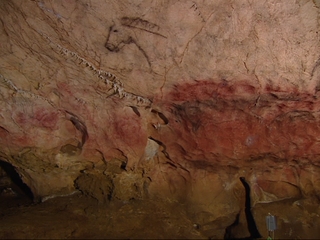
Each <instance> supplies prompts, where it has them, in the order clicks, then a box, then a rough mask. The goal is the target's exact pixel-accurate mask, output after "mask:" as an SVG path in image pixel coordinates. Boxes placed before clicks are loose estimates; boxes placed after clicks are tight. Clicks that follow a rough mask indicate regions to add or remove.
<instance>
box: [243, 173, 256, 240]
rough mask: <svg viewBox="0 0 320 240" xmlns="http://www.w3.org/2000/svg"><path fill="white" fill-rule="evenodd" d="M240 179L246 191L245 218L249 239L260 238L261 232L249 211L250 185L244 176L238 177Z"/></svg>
mask: <svg viewBox="0 0 320 240" xmlns="http://www.w3.org/2000/svg"><path fill="white" fill-rule="evenodd" d="M240 181H241V183H242V184H243V186H244V188H245V191H246V201H245V214H246V219H247V225H248V230H249V233H250V238H251V239H255V238H261V234H260V233H259V230H258V228H257V225H256V222H255V220H254V218H253V215H252V213H251V198H250V186H249V184H248V183H247V182H246V179H245V178H244V177H240Z"/></svg>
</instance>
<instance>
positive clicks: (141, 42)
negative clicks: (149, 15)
mask: <svg viewBox="0 0 320 240" xmlns="http://www.w3.org/2000/svg"><path fill="white" fill-rule="evenodd" d="M136 31H138V32H136ZM143 33H144V34H147V35H153V36H156V37H157V38H161V39H162V40H163V39H166V38H167V37H166V36H165V35H163V34H162V33H160V27H159V26H158V25H156V24H154V23H151V22H149V21H147V20H144V19H141V18H129V17H123V18H121V19H120V23H117V24H114V25H112V26H110V28H109V32H108V37H107V41H106V43H105V47H106V48H107V49H108V50H109V51H111V52H119V51H120V50H121V49H123V47H124V46H126V45H127V44H134V45H135V46H136V47H137V49H138V50H139V51H140V53H141V54H142V55H143V56H144V57H145V59H146V61H147V63H148V66H149V68H151V69H152V68H153V65H154V61H155V58H156V56H154V54H156V55H158V56H159V54H160V55H161V53H160V52H159V51H157V50H156V49H155V48H154V47H152V48H150V46H148V45H150V44H148V41H146V40H145V38H142V39H140V38H139V35H141V34H143ZM146 37H148V36H146ZM151 51H153V52H154V53H152V52H151Z"/></svg>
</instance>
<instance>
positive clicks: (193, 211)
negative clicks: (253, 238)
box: [0, 0, 320, 238]
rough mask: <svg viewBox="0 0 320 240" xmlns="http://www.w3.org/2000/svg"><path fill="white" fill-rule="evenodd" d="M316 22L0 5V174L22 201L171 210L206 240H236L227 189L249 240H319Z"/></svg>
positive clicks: (185, 4)
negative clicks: (113, 202) (252, 226)
mask: <svg viewBox="0 0 320 240" xmlns="http://www.w3.org/2000/svg"><path fill="white" fill-rule="evenodd" d="M319 7H320V2H319V1H318V0H313V1H308V0H301V1H295V2H292V1H281V2H279V1H273V0H267V1H249V0H247V1H246V0H241V1H232V0H216V1H209V0H208V1H206V0H197V1H179V0H172V1H151V2H150V1H140V0H139V1H125V0H121V1H107V2H101V1H99V0H92V1H89V2H88V1H75V0H68V1H57V0H54V1H53V0H46V1H40V0H36V1H23V3H22V1H21V0H11V1H1V2H0V20H1V22H0V23H1V24H0V31H1V33H0V44H1V45H0V46H1V47H0V56H1V60H0V96H1V101H0V104H1V107H0V118H1V122H0V157H1V160H2V161H4V162H6V163H8V164H11V165H12V166H13V167H14V168H15V170H16V172H17V173H18V174H19V175H20V177H21V179H22V181H23V182H24V183H25V184H26V185H27V186H28V187H29V188H30V190H31V191H32V194H33V197H34V199H35V200H36V201H41V200H44V199H49V198H52V197H55V196H62V195H68V194H70V193H73V192H74V191H75V190H80V191H82V192H83V193H84V194H86V195H88V196H91V197H93V198H95V199H97V200H99V201H100V202H105V201H109V200H110V199H113V198H114V199H118V200H123V201H128V200H132V199H167V200H169V201H177V202H180V203H183V204H185V205H184V206H186V208H187V210H186V212H187V214H188V216H189V217H190V218H191V219H192V220H193V221H194V222H195V223H196V224H199V226H205V227H203V228H201V231H202V234H203V236H205V237H214V238H222V237H224V236H225V235H224V234H225V233H226V229H228V236H233V237H248V236H249V235H250V234H251V233H250V232H248V231H247V232H245V231H243V230H241V229H243V227H245V226H246V224H247V223H246V218H245V216H244V211H245V209H244V208H245V198H246V195H245V189H244V187H243V185H242V184H241V182H240V180H239V179H240V178H241V177H243V178H245V179H246V181H247V183H248V184H249V185H250V188H251V193H250V199H251V207H252V212H253V215H254V217H255V221H256V224H257V227H258V229H259V231H260V234H261V235H262V236H263V237H267V232H264V229H265V219H264V218H265V216H266V214H267V212H271V213H272V214H274V215H277V216H278V218H279V223H280V225H281V230H279V231H280V232H281V234H282V235H281V236H282V237H283V238H291V237H293V236H294V235H293V234H295V235H296V236H297V234H300V235H299V237H301V238H313V237H314V238H319V237H320V235H319V232H317V231H316V227H317V225H319V224H320V217H319V214H320V212H319V211H320V210H319V201H320V174H319V173H320V148H319V146H320V145H319V144H320V142H319V137H318V136H319V135H320V116H319V110H320V101H319V99H320V98H319V97H320V92H319V90H320V56H319V53H320V42H319V39H320V35H319V34H320V32H319V30H320V26H319V24H320V22H319V12H320V9H319ZM281 204H284V205H285V206H286V207H283V208H279V206H282V205H281ZM274 206H276V207H274ZM275 209H276V210H279V209H281V211H280V212H272V211H273V210H274V211H275ZM292 209H294V210H292ZM310 209H311V210H310ZM292 213H296V214H298V215H299V219H301V221H300V222H296V220H293V219H294V217H293V216H292V218H291V217H290V218H289V217H288V216H289V215H290V216H291V214H292ZM237 221H238V222H237ZM239 229H240V230H239ZM290 229H291V230H290ZM292 229H299V233H298V232H294V231H293V230H292ZM310 229H312V231H310ZM214 234H216V235H214ZM241 234H242V235H241Z"/></svg>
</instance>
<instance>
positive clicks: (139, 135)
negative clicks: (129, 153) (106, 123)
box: [113, 110, 147, 147]
mask: <svg viewBox="0 0 320 240" xmlns="http://www.w3.org/2000/svg"><path fill="white" fill-rule="evenodd" d="M130 111H131V110H130ZM113 125H114V130H115V132H114V134H115V136H114V137H115V138H117V139H118V140H121V141H122V142H124V143H125V144H127V145H129V146H130V147H141V146H145V142H146V137H147V136H146V132H145V131H143V129H142V126H141V119H140V118H139V117H138V116H137V115H136V114H134V113H133V112H132V113H131V112H125V111H124V112H122V113H117V114H116V116H114V124H113Z"/></svg>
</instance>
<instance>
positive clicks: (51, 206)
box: [0, 193, 205, 239]
mask: <svg viewBox="0 0 320 240" xmlns="http://www.w3.org/2000/svg"><path fill="white" fill-rule="evenodd" d="M0 201H1V207H0V238H1V239H13V238H15V239H17V238H19V239H22V238H23V239H26V238H30V239H39V238H41V239H43V238H47V239H48V238H51V239H62V238H81V239H84V238H85V239H93V238H103V239H107V238H111V239H115V238H120V239H124V238H125V239H143V238H144V239H178V238H180V239H201V238H205V237H204V236H202V235H201V234H200V232H199V231H197V229H196V228H195V227H194V224H193V223H192V222H191V221H190V220H189V219H188V218H187V215H186V213H185V211H184V208H183V206H182V205H180V204H178V203H172V202H163V201H162V202H156V201H151V200H143V201H141V200H130V201H117V200H113V201H111V202H108V203H105V204H101V203H98V201H96V200H95V199H92V198H90V197H86V196H84V195H82V194H80V193H79V194H75V195H73V196H69V197H57V198H53V199H49V200H47V201H45V202H42V203H39V204H33V203H32V202H31V201H30V200H26V199H10V198H7V199H3V198H2V199H0Z"/></svg>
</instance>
